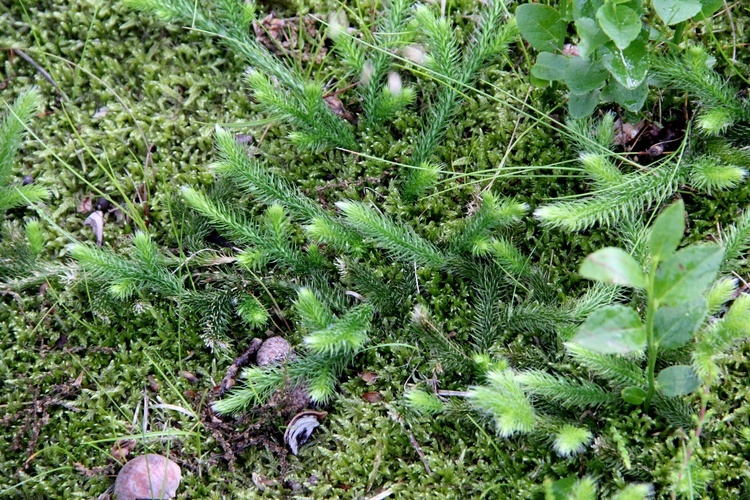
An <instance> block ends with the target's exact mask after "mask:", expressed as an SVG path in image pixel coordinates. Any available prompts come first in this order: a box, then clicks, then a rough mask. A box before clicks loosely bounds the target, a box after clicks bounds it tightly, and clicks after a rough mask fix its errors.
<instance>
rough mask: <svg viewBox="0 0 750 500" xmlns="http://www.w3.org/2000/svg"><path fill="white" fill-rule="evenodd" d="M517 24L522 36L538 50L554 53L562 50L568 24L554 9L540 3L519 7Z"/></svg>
mask: <svg viewBox="0 0 750 500" xmlns="http://www.w3.org/2000/svg"><path fill="white" fill-rule="evenodd" d="M516 22H517V23H518V29H519V30H520V31H521V35H522V36H523V37H524V38H525V39H526V41H527V42H529V43H530V44H531V46H532V47H534V48H535V49H536V50H539V51H547V52H554V51H556V50H559V49H561V48H562V45H563V41H564V40H565V30H566V29H567V24H566V23H565V21H563V20H562V19H561V17H560V13H559V12H558V11H556V10H555V9H553V8H552V7H550V6H548V5H541V4H538V3H526V4H523V5H519V6H518V8H517V9H516Z"/></svg>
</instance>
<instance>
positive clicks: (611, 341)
mask: <svg viewBox="0 0 750 500" xmlns="http://www.w3.org/2000/svg"><path fill="white" fill-rule="evenodd" d="M571 342H575V343H576V344H578V345H580V346H581V347H585V348H586V349H589V350H591V351H594V352H598V353H602V354H626V353H629V352H633V351H640V350H641V349H643V347H644V346H645V345H646V328H645V327H644V326H643V323H642V322H641V318H639V317H638V313H637V312H635V311H634V310H633V309H631V308H629V307H625V306H621V305H615V306H608V307H603V308H601V309H597V310H596V311H594V312H593V313H591V315H590V316H589V317H588V319H586V321H585V322H584V323H583V324H582V325H581V326H580V328H579V329H578V332H577V333H576V334H575V336H574V337H573V339H572V340H571Z"/></svg>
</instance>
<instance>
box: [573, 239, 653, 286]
mask: <svg viewBox="0 0 750 500" xmlns="http://www.w3.org/2000/svg"><path fill="white" fill-rule="evenodd" d="M580 273H581V276H583V277H584V278H588V279H591V280H595V281H601V282H602V283H609V284H615V285H625V286H632V287H633V288H645V286H646V278H645V277H644V276H643V271H642V270H641V265H640V264H638V262H637V261H636V260H635V259H634V258H633V257H632V256H631V255H630V254H629V253H627V252H626V251H625V250H622V249H621V248H615V247H607V248H602V249H601V250H597V251H596V252H594V253H592V254H591V255H589V256H588V257H586V260H584V261H583V264H582V265H581V271H580Z"/></svg>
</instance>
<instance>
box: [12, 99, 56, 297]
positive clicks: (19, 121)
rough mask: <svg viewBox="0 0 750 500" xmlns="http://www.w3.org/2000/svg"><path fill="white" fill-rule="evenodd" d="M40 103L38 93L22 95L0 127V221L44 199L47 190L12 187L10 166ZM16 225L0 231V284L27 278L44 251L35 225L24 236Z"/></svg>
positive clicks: (41, 234) (30, 224)
mask: <svg viewBox="0 0 750 500" xmlns="http://www.w3.org/2000/svg"><path fill="white" fill-rule="evenodd" d="M40 101H41V99H40V97H39V92H38V90H37V89H35V88H32V89H29V90H26V91H24V92H22V93H21V94H20V95H19V96H18V98H17V99H16V100H15V102H14V103H13V104H12V105H8V104H7V103H5V102H4V101H3V104H5V105H6V107H7V111H8V112H7V114H6V115H5V117H4V118H3V121H2V124H0V218H1V217H2V216H3V215H4V214H5V212H6V211H7V210H9V209H13V208H17V207H21V206H24V205H26V204H28V203H35V202H39V201H42V200H44V199H46V198H47V197H48V196H49V192H48V191H47V189H46V188H44V187H42V186H40V185H39V184H34V183H23V184H22V185H16V184H12V183H11V180H12V177H13V165H14V163H15V157H16V154H17V152H18V149H19V148H20V146H21V141H22V139H23V137H24V133H25V131H26V127H28V124H29V122H30V121H31V118H32V117H33V116H34V113H36V112H37V111H38V110H39V107H40V105H41V102H40ZM20 233H22V231H21V230H19V228H18V227H17V226H15V225H11V224H8V225H6V224H5V223H4V221H3V226H2V227H0V280H1V281H3V282H4V281H7V280H15V279H17V278H20V277H21V276H24V275H27V274H28V273H29V272H30V271H31V270H33V269H34V268H35V266H36V265H37V258H38V257H39V255H40V254H41V253H42V251H43V249H44V232H43V230H42V226H41V224H40V223H39V222H38V221H35V220H34V221H30V222H28V223H27V224H26V227H25V229H24V230H23V233H25V234H20Z"/></svg>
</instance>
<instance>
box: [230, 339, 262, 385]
mask: <svg viewBox="0 0 750 500" xmlns="http://www.w3.org/2000/svg"><path fill="white" fill-rule="evenodd" d="M262 343H263V341H262V340H260V339H253V340H252V342H250V347H248V348H247V350H246V351H245V352H243V353H242V355H241V356H240V357H238V358H235V360H234V362H233V363H232V366H230V367H229V369H228V370H227V374H226V375H225V376H224V379H223V380H222V381H221V385H219V396H223V395H224V394H225V393H226V392H227V391H228V390H229V389H231V388H232V386H234V384H235V381H236V379H237V374H238V373H239V371H240V368H242V367H243V366H245V365H247V364H248V363H249V362H250V356H252V355H253V354H255V353H256V352H257V351H258V349H259V348H260V345H261V344H262Z"/></svg>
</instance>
